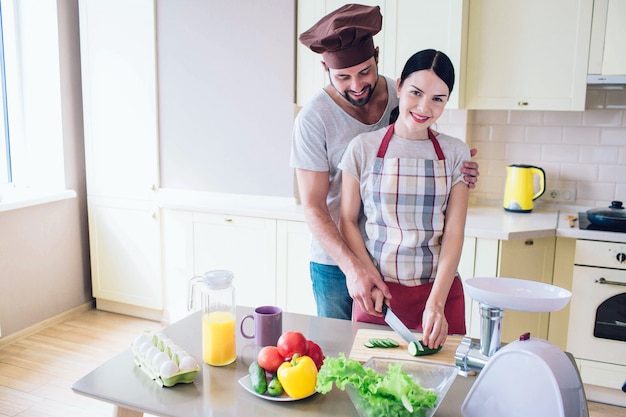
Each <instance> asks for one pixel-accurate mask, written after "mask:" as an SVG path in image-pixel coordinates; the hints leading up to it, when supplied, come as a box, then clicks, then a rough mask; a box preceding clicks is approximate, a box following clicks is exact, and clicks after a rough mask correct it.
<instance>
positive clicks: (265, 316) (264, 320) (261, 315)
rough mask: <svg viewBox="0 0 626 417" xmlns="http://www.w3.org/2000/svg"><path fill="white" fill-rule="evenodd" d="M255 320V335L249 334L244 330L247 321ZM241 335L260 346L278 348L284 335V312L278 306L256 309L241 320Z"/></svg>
mask: <svg viewBox="0 0 626 417" xmlns="http://www.w3.org/2000/svg"><path fill="white" fill-rule="evenodd" d="M249 318H250V319H252V320H254V333H252V334H248V333H246V331H245V330H244V323H245V321H246V320H247V319H249ZM239 330H240V331H241V335H242V336H243V337H245V338H246V339H253V338H254V342H255V343H256V344H257V345H258V346H276V343H277V342H278V338H279V337H280V336H281V335H282V334H283V310H281V309H280V307H276V306H262V307H257V308H255V309H254V313H253V314H248V315H247V316H245V317H244V318H242V319H241V323H240V324H239Z"/></svg>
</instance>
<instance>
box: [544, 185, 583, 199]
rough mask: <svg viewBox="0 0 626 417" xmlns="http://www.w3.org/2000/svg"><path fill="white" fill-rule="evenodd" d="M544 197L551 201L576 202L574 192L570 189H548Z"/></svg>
mask: <svg viewBox="0 0 626 417" xmlns="http://www.w3.org/2000/svg"><path fill="white" fill-rule="evenodd" d="M546 195H547V196H548V199H549V200H551V201H574V200H576V190H574V189H572V188H550V189H548V190H547V191H546Z"/></svg>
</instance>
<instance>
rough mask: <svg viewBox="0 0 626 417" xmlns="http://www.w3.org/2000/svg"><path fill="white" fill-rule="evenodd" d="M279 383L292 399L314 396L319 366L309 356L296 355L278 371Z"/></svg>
mask: <svg viewBox="0 0 626 417" xmlns="http://www.w3.org/2000/svg"><path fill="white" fill-rule="evenodd" d="M276 374H277V375H278V381H279V382H280V384H281V385H282V386H283V389H284V390H285V392H286V393H287V395H289V396H290V397H291V398H295V399H299V398H305V397H308V396H309V395H312V394H313V393H314V392H315V384H316V383H317V366H315V362H313V359H311V358H310V357H308V356H300V355H297V354H296V355H294V356H293V358H292V359H291V361H288V362H285V363H283V364H282V365H280V366H279V367H278V370H277V371H276Z"/></svg>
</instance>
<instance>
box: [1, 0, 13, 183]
mask: <svg viewBox="0 0 626 417" xmlns="http://www.w3.org/2000/svg"><path fill="white" fill-rule="evenodd" d="M4 68H5V67H4V36H3V27H2V4H0V184H8V183H10V182H11V150H10V149H11V148H10V142H9V126H8V124H9V118H8V113H7V94H6V91H7V89H6V71H5V70H4Z"/></svg>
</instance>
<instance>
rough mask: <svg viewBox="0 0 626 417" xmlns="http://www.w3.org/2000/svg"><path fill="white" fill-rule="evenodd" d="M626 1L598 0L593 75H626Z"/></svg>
mask: <svg viewBox="0 0 626 417" xmlns="http://www.w3.org/2000/svg"><path fill="white" fill-rule="evenodd" d="M625 21H626V2H625V1H623V0H594V5H593V25H592V32H591V46H590V48H589V74H598V75H624V74H626V54H624V39H626V25H624V22H625Z"/></svg>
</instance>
